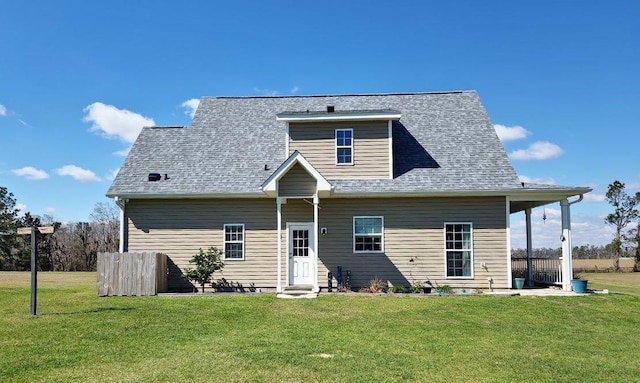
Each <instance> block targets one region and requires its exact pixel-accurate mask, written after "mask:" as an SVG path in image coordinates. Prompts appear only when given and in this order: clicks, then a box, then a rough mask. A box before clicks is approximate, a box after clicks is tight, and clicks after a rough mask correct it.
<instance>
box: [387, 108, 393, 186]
mask: <svg viewBox="0 0 640 383" xmlns="http://www.w3.org/2000/svg"><path fill="white" fill-rule="evenodd" d="M387 129H388V130H389V133H388V135H389V179H393V120H389V122H388V128H387Z"/></svg>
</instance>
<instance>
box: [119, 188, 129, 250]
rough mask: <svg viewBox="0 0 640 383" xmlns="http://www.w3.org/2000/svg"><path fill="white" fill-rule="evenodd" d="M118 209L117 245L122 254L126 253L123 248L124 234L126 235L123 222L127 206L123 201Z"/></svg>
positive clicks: (124, 247)
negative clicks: (118, 238)
mask: <svg viewBox="0 0 640 383" xmlns="http://www.w3.org/2000/svg"><path fill="white" fill-rule="evenodd" d="M118 205H119V207H120V244H119V245H118V251H119V252H120V253H124V252H125V251H127V249H126V246H125V241H126V238H125V237H126V234H127V231H126V230H127V223H128V222H126V220H125V212H124V209H125V206H127V203H126V202H125V201H124V200H123V201H122V204H118Z"/></svg>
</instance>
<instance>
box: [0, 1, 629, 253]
mask: <svg viewBox="0 0 640 383" xmlns="http://www.w3.org/2000/svg"><path fill="white" fill-rule="evenodd" d="M310 3H311V2H300V1H233V2H221V1H220V2H217V1H189V2H166V1H110V2H90V1H59V2H51V1H13V2H5V3H4V4H3V5H2V6H1V8H2V11H1V12H0V185H2V186H6V187H8V188H9V190H10V191H12V192H13V193H14V194H15V197H16V198H17V200H18V203H19V204H20V206H21V207H23V208H25V210H27V211H31V212H32V213H33V214H51V215H53V216H54V217H56V218H57V219H59V220H63V221H79V220H87V219H88V218H89V214H90V212H91V210H92V209H93V206H94V205H95V204H96V203H97V202H103V201H105V200H106V199H105V197H104V194H105V192H106V190H107V188H108V187H109V184H110V181H111V179H112V177H113V174H114V171H116V170H117V169H118V168H119V166H120V165H121V164H122V161H123V160H124V156H123V154H124V153H126V150H127V148H129V146H130V145H131V142H132V141H133V140H134V138H135V136H136V134H137V132H138V131H139V129H140V128H141V127H142V125H149V124H158V125H188V124H189V121H190V112H192V109H191V108H192V107H193V106H194V105H195V104H196V102H195V101H194V100H193V99H197V98H200V97H201V96H236V95H238V96H240V95H242V96H251V95H270V94H277V95H287V94H336V93H384V92H414V91H440V90H460V89H475V90H477V91H478V92H479V94H480V97H481V99H482V101H483V103H484V105H485V107H486V109H487V111H488V113H489V116H490V117H491V120H492V122H493V123H494V124H495V125H500V126H501V127H498V129H499V130H500V133H501V137H502V138H503V143H504V146H505V149H506V150H507V152H508V153H509V154H510V156H511V158H512V162H513V164H514V167H515V169H516V171H517V173H518V174H519V175H520V176H521V178H522V179H523V180H527V181H534V182H547V183H555V184H560V185H572V186H590V187H592V188H593V189H594V191H593V192H592V193H590V194H589V195H587V197H586V198H585V201H583V202H581V203H579V204H576V205H573V206H572V221H573V229H574V230H573V231H574V238H573V243H574V244H575V245H583V244H603V243H607V242H609V241H610V239H611V229H610V228H607V227H606V226H605V225H604V223H603V217H604V215H606V214H607V213H608V212H609V211H610V210H611V209H610V207H609V206H608V205H607V204H606V202H603V200H604V193H605V191H606V188H607V185H608V184H609V183H610V182H612V181H613V180H615V179H619V180H620V181H622V182H625V183H626V184H627V189H628V190H629V192H635V191H640V167H639V166H638V160H637V158H638V154H637V153H638V152H639V143H640V141H639V137H640V134H639V133H638V128H640V126H639V123H638V119H637V117H636V115H637V112H638V110H639V109H640V95H639V93H638V89H640V73H639V71H640V69H639V68H640V48H639V47H640V22H638V20H640V2H637V1H615V2H610V1H604V0H603V1H535V2H533V1H531V2H520V1H447V2H444V1H442V2H431V1H393V2H392V1H371V0H368V1H345V0H342V1H332V0H327V1H322V2H313V3H312V4H310ZM544 210H545V212H546V216H547V220H546V221H545V222H543V220H542V214H543V211H542V209H539V210H536V211H534V216H533V220H534V246H536V247H542V246H551V247H558V246H560V243H559V240H558V238H559V232H560V223H559V219H560V217H559V206H558V205H557V204H554V205H549V206H547V207H546V208H545V209H544ZM511 221H512V232H513V244H514V246H523V245H524V229H523V227H524V224H523V215H521V214H517V215H513V216H512V217H511Z"/></svg>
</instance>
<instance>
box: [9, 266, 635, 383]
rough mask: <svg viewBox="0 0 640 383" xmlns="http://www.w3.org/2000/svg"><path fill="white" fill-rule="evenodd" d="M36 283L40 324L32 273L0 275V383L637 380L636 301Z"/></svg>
mask: <svg viewBox="0 0 640 383" xmlns="http://www.w3.org/2000/svg"><path fill="white" fill-rule="evenodd" d="M629 275H631V274H611V273H607V274H597V275H593V276H592V275H588V277H589V278H592V277H593V278H597V277H599V276H612V277H619V276H624V277H625V278H626V277H627V276H629ZM633 276H634V278H635V274H633ZM39 279H40V288H39V291H38V302H39V303H38V316H36V317H31V316H30V315H29V288H28V284H29V273H8V272H0V382H76V381H78V382H103V381H113V382H134V381H135V382H174V381H192V382H207V381H218V380H222V381H225V382H247V381H249V382H255V381H259V382H300V381H304V382H329V381H348V382H378V381H384V382H405V381H416V382H424V381H428V382H430V383H438V382H604V381H606V382H637V381H638V376H640V363H638V359H637V355H636V353H634V352H633V351H632V350H635V349H637V347H638V340H637V337H636V336H635V334H636V332H637V331H636V329H638V328H640V297H638V296H632V295H617V294H610V295H602V294H593V295H590V296H579V297H537V298H531V297H517V296H514V297H491V296H450V297H446V296H445V297H437V296H434V297H420V296H413V295H411V294H406V295H405V294H398V295H395V296H371V295H364V294H363V295H348V296H347V295H340V294H332V295H329V294H325V295H321V296H320V297H319V298H317V299H305V300H284V299H277V298H275V297H274V296H273V295H271V294H262V295H241V296H229V295H211V296H189V297H167V296H164V297H163V296H160V297H108V298H99V297H97V294H96V285H95V273H40V274H39ZM592 281H593V283H596V281H595V279H594V280H592ZM592 281H590V283H592ZM609 283H610V284H612V285H613V284H614V283H620V280H618V279H615V278H614V279H613V280H612V281H610V282H609ZM622 283H623V284H624V286H628V285H630V284H636V283H637V280H636V279H633V278H632V279H629V280H626V279H625V280H624V281H623V282H622ZM621 288H624V289H626V288H627V287H621Z"/></svg>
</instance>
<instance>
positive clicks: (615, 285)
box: [580, 273, 640, 297]
mask: <svg viewBox="0 0 640 383" xmlns="http://www.w3.org/2000/svg"><path fill="white" fill-rule="evenodd" d="M580 275H581V276H582V277H583V278H585V279H587V280H589V283H588V287H589V288H590V289H597V290H603V289H608V290H609V292H611V293H619V294H630V295H635V296H638V297H640V273H580Z"/></svg>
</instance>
